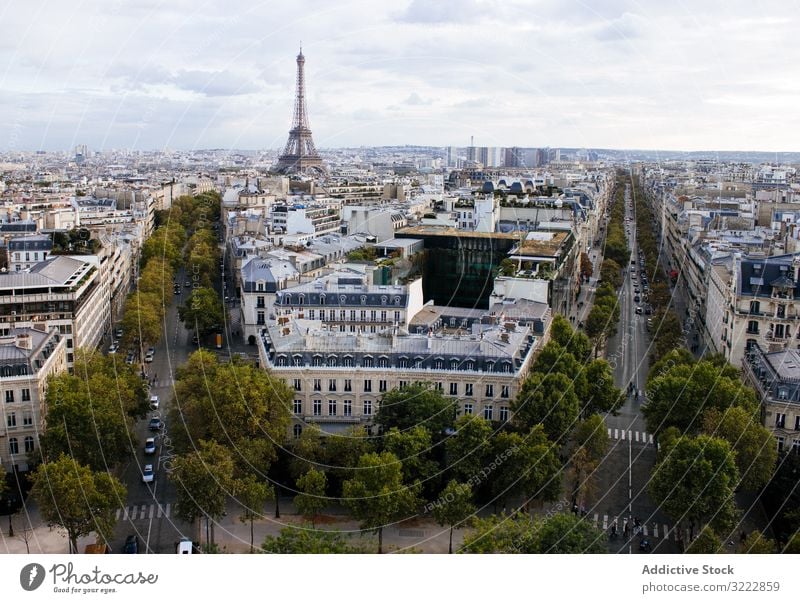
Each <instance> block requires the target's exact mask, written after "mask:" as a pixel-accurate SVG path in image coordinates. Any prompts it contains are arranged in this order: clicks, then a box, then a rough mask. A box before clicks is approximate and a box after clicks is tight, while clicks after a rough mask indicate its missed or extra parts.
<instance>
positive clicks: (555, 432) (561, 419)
mask: <svg viewBox="0 0 800 603" xmlns="http://www.w3.org/2000/svg"><path fill="white" fill-rule="evenodd" d="M512 409H513V411H514V421H515V423H516V424H517V425H519V426H520V427H522V428H525V429H530V428H532V427H533V426H534V425H537V424H539V423H541V424H542V425H543V426H544V431H545V433H546V434H547V437H548V438H550V439H551V440H552V441H554V442H563V441H564V440H565V439H566V437H567V436H568V435H569V432H570V431H571V430H572V429H573V428H574V427H575V423H576V422H577V419H578V396H576V395H575V391H574V390H573V388H572V381H571V380H570V378H569V377H567V376H566V375H564V374H561V373H551V374H549V375H545V376H543V375H542V374H540V373H531V374H530V375H528V377H527V378H526V379H525V381H524V382H523V383H522V387H521V388H520V391H519V393H518V394H517V397H516V398H515V399H514V401H513V402H512Z"/></svg>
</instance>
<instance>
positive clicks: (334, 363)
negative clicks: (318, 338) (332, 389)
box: [328, 356, 339, 366]
mask: <svg viewBox="0 0 800 603" xmlns="http://www.w3.org/2000/svg"><path fill="white" fill-rule="evenodd" d="M338 364H339V362H338V359H337V358H336V356H328V366H337V365H338Z"/></svg>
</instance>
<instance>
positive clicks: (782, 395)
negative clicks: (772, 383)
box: [778, 387, 789, 400]
mask: <svg viewBox="0 0 800 603" xmlns="http://www.w3.org/2000/svg"><path fill="white" fill-rule="evenodd" d="M788 397H789V390H787V389H786V388H785V387H779V388H778V399H779V400H786V398H788Z"/></svg>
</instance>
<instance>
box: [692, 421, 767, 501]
mask: <svg viewBox="0 0 800 603" xmlns="http://www.w3.org/2000/svg"><path fill="white" fill-rule="evenodd" d="M703 430H704V431H705V433H707V434H708V435H710V436H715V437H718V438H722V439H723V440H725V441H727V442H728V443H729V444H730V446H731V448H732V449H733V452H734V453H735V455H736V467H737V468H738V469H739V475H740V477H741V481H740V482H739V484H738V487H739V488H742V489H743V490H748V491H757V490H760V489H761V488H763V487H764V486H765V485H766V484H767V482H768V481H769V480H770V478H771V477H772V473H773V469H774V468H775V463H776V461H777V460H778V446H777V442H776V441H775V436H774V435H772V432H771V431H770V430H769V429H767V428H766V427H764V426H763V425H761V423H760V422H759V420H758V415H755V414H753V413H751V412H749V411H747V410H745V409H744V408H741V407H739V406H733V407H731V408H728V409H726V410H724V411H722V410H719V409H717V408H709V409H708V410H707V411H706V412H705V414H704V415H703Z"/></svg>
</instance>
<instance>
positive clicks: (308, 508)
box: [294, 469, 328, 527]
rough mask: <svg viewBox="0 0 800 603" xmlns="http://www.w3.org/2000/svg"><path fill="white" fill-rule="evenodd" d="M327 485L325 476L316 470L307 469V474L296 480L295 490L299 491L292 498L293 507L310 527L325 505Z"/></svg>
mask: <svg viewBox="0 0 800 603" xmlns="http://www.w3.org/2000/svg"><path fill="white" fill-rule="evenodd" d="M327 485H328V479H327V478H326V477H325V474H324V473H323V472H322V471H317V470H316V469H309V471H308V473H306V474H305V475H303V476H301V477H300V478H299V479H298V480H297V489H298V490H300V494H298V495H297V496H295V497H294V505H295V507H297V510H298V511H299V513H300V515H302V516H303V518H304V519H306V520H308V521H310V522H311V526H312V527H315V526H314V520H315V519H316V516H317V515H318V514H319V512H320V511H322V509H324V508H325V505H326V503H327V500H326V498H325V488H326V487H327Z"/></svg>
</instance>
